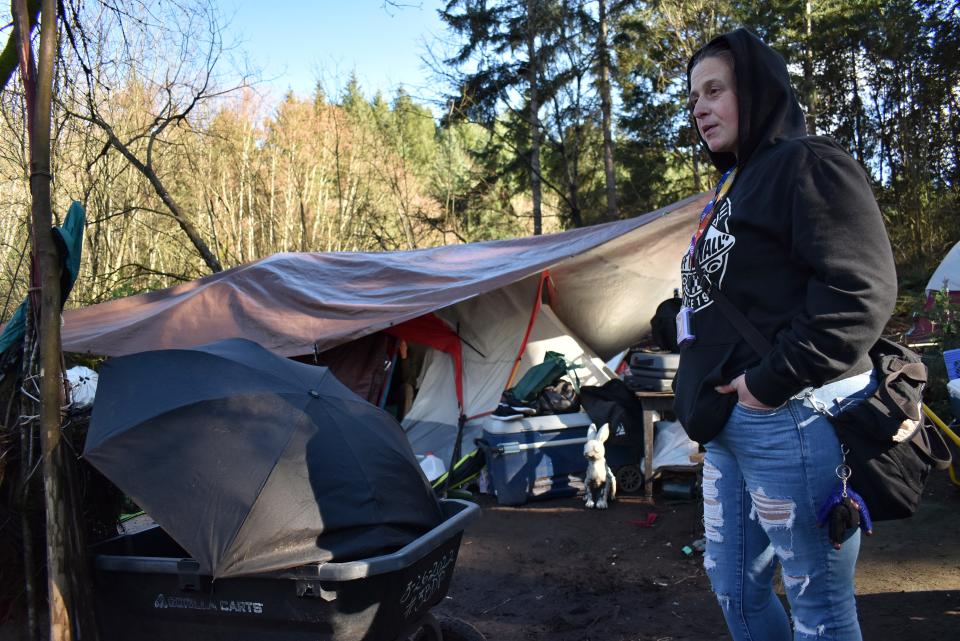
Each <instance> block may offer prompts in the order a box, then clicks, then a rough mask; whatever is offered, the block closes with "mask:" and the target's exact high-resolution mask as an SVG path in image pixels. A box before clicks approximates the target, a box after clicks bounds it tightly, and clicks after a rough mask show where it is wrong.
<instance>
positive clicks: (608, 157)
mask: <svg viewBox="0 0 960 641" xmlns="http://www.w3.org/2000/svg"><path fill="white" fill-rule="evenodd" d="M599 8H600V25H599V26H600V35H599V39H598V40H597V59H598V61H599V65H600V69H599V72H600V73H599V74H598V75H599V80H600V112H601V118H602V126H603V173H604V175H605V176H606V182H607V218H609V219H610V220H614V219H616V218H617V215H618V214H617V184H616V176H615V174H614V169H613V125H612V123H611V116H610V112H611V105H610V50H609V48H608V47H607V3H606V0H599Z"/></svg>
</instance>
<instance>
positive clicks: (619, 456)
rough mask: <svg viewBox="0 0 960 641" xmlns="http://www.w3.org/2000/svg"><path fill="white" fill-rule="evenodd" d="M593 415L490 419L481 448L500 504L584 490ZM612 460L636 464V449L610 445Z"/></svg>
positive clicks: (611, 462) (614, 464)
mask: <svg viewBox="0 0 960 641" xmlns="http://www.w3.org/2000/svg"><path fill="white" fill-rule="evenodd" d="M589 427H590V417H589V416H587V414H586V413H585V412H577V413H573V414H555V415H550V416H530V417H525V418H517V419H513V420H510V421H498V420H496V419H494V418H490V417H488V418H487V420H486V421H485V422H484V425H483V442H481V443H480V446H481V447H482V448H483V449H484V454H485V455H486V457H487V470H488V471H489V473H490V479H491V481H492V484H493V489H494V490H495V492H496V495H497V503H499V504H501V505H522V504H524V503H526V502H527V501H528V500H529V499H533V498H554V497H560V496H574V495H576V494H577V493H578V492H580V491H582V490H583V475H584V472H585V471H586V469H587V461H586V459H585V458H584V457H583V444H584V443H586V442H587V429H588V428H589ZM606 452H607V463H608V464H609V465H610V467H612V468H614V469H616V468H617V467H619V466H621V465H630V464H634V465H635V464H637V462H638V461H639V455H640V453H639V452H638V451H636V450H635V449H634V448H632V447H628V446H615V445H609V441H608V444H607V445H606Z"/></svg>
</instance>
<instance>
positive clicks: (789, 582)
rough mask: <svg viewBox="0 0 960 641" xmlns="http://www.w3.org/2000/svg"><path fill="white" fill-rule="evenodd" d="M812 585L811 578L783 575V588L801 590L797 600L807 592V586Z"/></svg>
mask: <svg viewBox="0 0 960 641" xmlns="http://www.w3.org/2000/svg"><path fill="white" fill-rule="evenodd" d="M808 585H810V577H809V576H790V575H788V574H784V575H783V587H785V588H787V589H788V590H791V589H793V588H797V587H799V588H800V591H799V592H797V598H800V597H802V596H803V593H804V592H806V590H807V586H808Z"/></svg>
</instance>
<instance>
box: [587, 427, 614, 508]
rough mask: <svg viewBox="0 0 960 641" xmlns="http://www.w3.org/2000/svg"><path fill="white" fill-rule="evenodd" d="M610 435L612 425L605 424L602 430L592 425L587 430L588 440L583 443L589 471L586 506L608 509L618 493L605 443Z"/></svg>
mask: <svg viewBox="0 0 960 641" xmlns="http://www.w3.org/2000/svg"><path fill="white" fill-rule="evenodd" d="M609 436H610V425H609V424H604V426H603V427H601V428H600V430H599V431H598V430H597V426H596V425H591V426H590V429H588V430H587V442H586V443H584V444H583V456H584V458H586V459H587V461H588V463H587V473H586V475H585V477H584V485H585V486H586V487H585V488H584V489H585V492H584V500H585V501H586V507H587V508H588V509H589V508H593V507H595V508H597V509H598V510H605V509H607V505H608V504H609V502H610V501H613V500H614V499H615V498H616V495H617V477H615V476H614V475H613V470H611V469H610V466H609V465H607V459H606V450H605V448H604V447H603V443H604V442H605V441H606V440H607V438H608V437H609Z"/></svg>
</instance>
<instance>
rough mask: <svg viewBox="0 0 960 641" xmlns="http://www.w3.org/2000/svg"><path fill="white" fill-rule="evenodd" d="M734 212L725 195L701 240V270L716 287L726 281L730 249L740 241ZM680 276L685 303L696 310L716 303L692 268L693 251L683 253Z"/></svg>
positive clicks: (699, 256)
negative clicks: (734, 228) (732, 229)
mask: <svg viewBox="0 0 960 641" xmlns="http://www.w3.org/2000/svg"><path fill="white" fill-rule="evenodd" d="M731 211H732V208H731V204H730V199H729V198H724V199H723V201H722V202H721V203H720V208H719V209H718V210H717V212H716V214H714V216H713V220H711V221H710V225H709V226H708V227H707V230H706V232H705V233H704V237H703V238H701V239H700V242H699V243H697V266H698V269H697V271H698V272H699V273H701V274H706V275H707V277H708V278H709V279H710V282H711V283H713V285H714V287H719V286H721V285H722V284H723V275H724V274H725V273H726V271H727V260H728V259H729V257H730V250H731V249H733V245H734V244H735V243H736V242H737V239H736V238H735V237H734V236H733V234H731V233H730V229H729V224H728V223H729V219H730V213H731ZM680 278H681V280H682V282H683V304H684V305H685V306H687V307H691V308H693V311H694V312H698V311H700V310H701V309H705V308H706V307H709V306H710V305H711V304H713V301H712V300H710V298H709V297H708V296H707V294H706V293H705V292H704V291H703V289H702V288H701V287H700V283H699V281H698V278H697V277H695V275H694V273H693V270H692V269H691V268H690V254H689V252H687V253H685V254H684V255H683V260H682V262H681V263H680Z"/></svg>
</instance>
